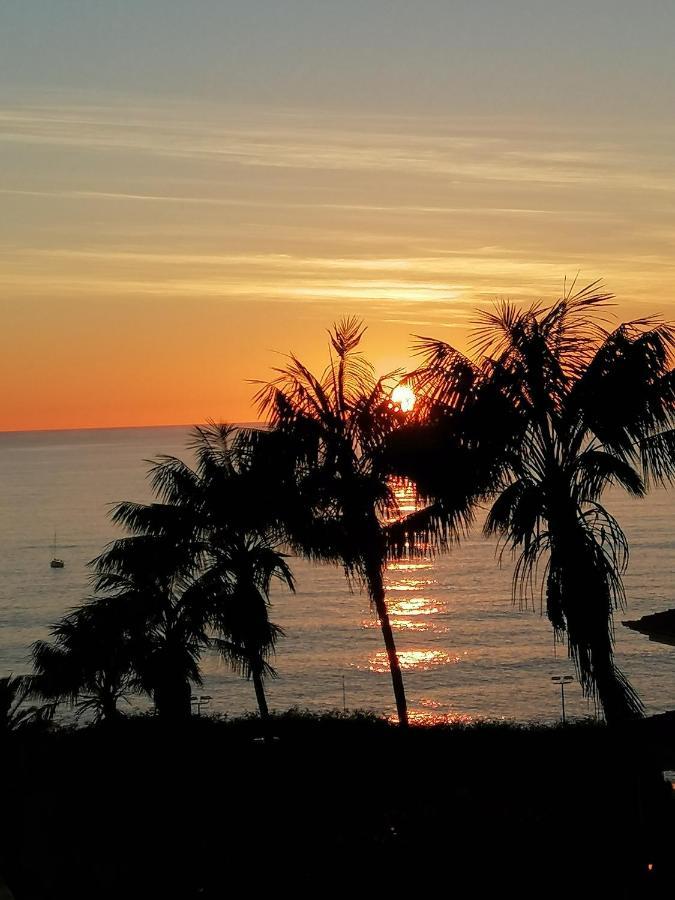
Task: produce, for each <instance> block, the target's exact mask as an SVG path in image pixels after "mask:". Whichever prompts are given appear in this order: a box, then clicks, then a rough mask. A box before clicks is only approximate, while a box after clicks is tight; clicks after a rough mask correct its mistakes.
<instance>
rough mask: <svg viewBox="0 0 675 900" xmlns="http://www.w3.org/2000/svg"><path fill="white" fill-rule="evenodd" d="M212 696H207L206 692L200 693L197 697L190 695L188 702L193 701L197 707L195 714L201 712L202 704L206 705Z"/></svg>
mask: <svg viewBox="0 0 675 900" xmlns="http://www.w3.org/2000/svg"><path fill="white" fill-rule="evenodd" d="M212 699H213V698H212V697H209V695H208V694H202V695H200V696H199V697H197V696H196V695H194V696H192V697H190V703H194V704H195V706H196V707H197V715H198V716H200V715H201V713H202V706H208V705H209V703H210V702H211V700H212Z"/></svg>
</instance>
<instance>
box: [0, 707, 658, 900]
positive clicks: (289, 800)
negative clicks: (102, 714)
mask: <svg viewBox="0 0 675 900" xmlns="http://www.w3.org/2000/svg"><path fill="white" fill-rule="evenodd" d="M272 725H273V734H274V735H275V738H278V739H274V740H270V741H268V742H267V743H265V742H263V741H262V740H261V739H260V738H261V731H260V728H261V725H260V719H259V718H257V717H255V718H253V717H251V718H244V719H238V720H233V721H227V720H218V719H211V718H193V719H192V720H191V721H189V722H188V723H186V724H183V725H182V726H180V727H176V726H175V725H174V726H170V727H169V726H167V725H166V724H164V723H162V721H161V719H158V718H157V717H150V716H148V717H130V718H127V719H123V720H120V721H119V722H116V723H115V724H113V725H110V724H105V723H104V724H102V725H98V726H92V727H87V728H78V729H63V728H62V729H58V730H55V731H54V730H52V731H44V730H40V729H39V728H37V729H30V728H29V729H25V730H23V731H19V732H16V733H14V734H13V735H11V736H10V737H8V738H7V739H6V740H5V742H4V746H5V750H6V759H5V763H4V766H3V771H4V773H5V777H4V778H3V782H4V785H3V815H2V826H3V833H2V841H1V845H0V846H1V855H2V865H3V870H4V872H5V878H6V880H7V882H8V884H9V885H10V887H11V889H12V890H13V892H14V893H15V896H16V898H17V900H47V898H61V897H63V898H66V897H67V898H69V900H75V898H87V900H89V898H100V900H105V898H137V897H138V898H155V897H157V898H174V897H175V898H185V900H187V898H192V897H194V898H198V897H203V898H216V897H217V898H221V897H229V896H236V895H239V894H240V892H241V891H242V890H244V891H245V893H246V895H247V896H251V897H258V896H262V895H269V894H270V893H271V892H274V893H277V894H278V893H280V892H281V891H282V890H290V891H293V892H294V893H301V894H302V895H305V894H308V893H311V894H313V895H316V896H330V895H331V894H332V893H333V891H334V890H335V889H337V890H341V891H349V893H350V896H351V895H354V896H361V895H363V894H366V893H371V892H375V891H376V892H377V893H378V894H381V893H383V892H385V893H389V894H392V895H394V896H400V895H403V894H405V893H408V892H410V891H414V893H415V895H421V896H426V895H431V894H433V895H435V894H438V895H442V896H452V895H455V894H457V892H459V891H460V890H461V891H462V895H464V896H469V897H482V896H508V895H511V896H515V897H529V896H536V897H557V896H575V897H612V898H615V897H616V898H633V897H635V898H642V897H670V896H672V895H673V894H672V891H673V885H675V881H674V880H673V874H674V865H673V863H674V861H673V859H672V852H671V848H672V846H673V839H674V838H675V831H674V818H675V803H674V802H673V798H672V797H670V796H669V794H672V791H671V790H670V789H669V788H668V787H667V786H666V785H665V783H664V782H663V781H662V779H661V776H660V773H661V770H662V769H664V768H669V767H675V739H674V736H675V721H674V720H673V719H672V718H669V716H661V717H655V718H652V719H646V720H642V721H638V722H634V723H631V724H629V725H625V726H623V727H622V728H621V729H617V728H610V727H607V726H605V725H598V724H595V723H584V722H582V723H578V724H576V725H572V726H569V725H568V726H567V727H535V726H517V725H508V724H492V723H483V724H477V725H474V726H469V727H467V726H448V727H439V726H436V727H433V728H411V729H409V730H407V731H404V730H401V729H399V728H395V727H393V726H391V725H390V724H389V723H387V722H386V721H384V720H381V719H377V718H375V717H372V716H368V715H358V714H355V715H350V716H344V715H340V714H333V715H321V716H317V715H309V714H304V713H299V712H289V713H286V714H284V715H280V716H275V717H273V719H272ZM650 865H651V867H652V868H651V869H650V868H649V866H650Z"/></svg>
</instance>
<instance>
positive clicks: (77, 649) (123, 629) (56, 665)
mask: <svg viewBox="0 0 675 900" xmlns="http://www.w3.org/2000/svg"><path fill="white" fill-rule="evenodd" d="M51 638H52V640H51V641H36V642H35V643H34V644H33V646H32V648H31V652H32V657H33V671H34V674H33V676H32V677H31V679H30V688H31V693H32V694H34V695H38V696H40V697H43V698H44V699H47V700H52V701H56V702H58V703H63V702H67V703H70V704H71V705H72V706H75V707H76V708H77V710H78V715H79V714H82V713H84V712H86V711H91V712H93V715H94V721H101V720H107V721H114V720H115V719H117V718H118V717H119V710H118V708H117V704H118V702H119V700H120V699H122V698H124V697H125V696H127V695H128V694H130V693H133V692H134V691H135V690H136V682H135V677H134V672H133V645H132V635H131V634H130V631H129V629H128V626H127V623H126V622H125V621H124V615H123V610H122V609H121V608H120V605H119V604H117V603H115V602H111V601H110V600H109V599H108V598H96V599H93V600H91V601H90V602H88V603H85V604H83V605H82V606H80V607H78V608H77V609H75V610H73V611H72V612H70V613H69V614H68V615H66V616H64V617H63V618H62V619H61V620H60V621H59V622H57V623H56V624H55V625H53V626H52V628H51Z"/></svg>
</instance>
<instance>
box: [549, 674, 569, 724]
mask: <svg viewBox="0 0 675 900" xmlns="http://www.w3.org/2000/svg"><path fill="white" fill-rule="evenodd" d="M551 681H552V682H553V683H554V684H559V685H560V705H561V707H562V723H563V725H564V724H565V685H566V684H569V683H570V682H571V681H574V676H572V675H552V676H551Z"/></svg>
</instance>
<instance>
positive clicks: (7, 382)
mask: <svg viewBox="0 0 675 900" xmlns="http://www.w3.org/2000/svg"><path fill="white" fill-rule="evenodd" d="M674 41H675V4H673V3H672V0H663V2H657V0H651V2H650V0H643V2H641V3H639V4H638V3H635V2H632V0H631V2H624V0H584V2H579V0H568V2H566V3H564V4H563V3H560V2H547V0H538V2H534V0H499V2H497V0H495V2H492V0H471V2H463V0H443V2H441V0H417V2H415V3H411V2H409V0H406V2H403V0H360V2H355V0H341V2H340V3H335V2H333V0H330V2H327V0H193V2H192V3H185V2H184V0H5V2H3V3H2V4H0V314H1V316H2V319H1V330H0V335H1V338H0V350H1V352H0V430H22V429H34V428H71V427H106V426H128V425H153V424H174V423H175V424H179V423H180V424H183V423H191V422H199V421H204V420H205V419H207V418H214V419H224V420H228V421H235V422H236V421H251V420H253V419H255V417H256V412H255V409H254V407H253V405H252V403H251V397H252V394H253V392H254V390H255V387H254V385H252V384H251V383H250V382H251V380H255V379H264V378H266V377H268V376H269V374H270V370H271V367H273V366H275V365H280V364H283V357H282V356H280V355H279V354H280V353H286V352H288V351H290V350H292V351H294V352H296V353H297V354H298V355H299V356H301V358H303V360H306V361H307V362H308V363H309V364H310V365H311V366H312V367H314V368H317V369H319V370H320V369H321V368H322V366H323V364H324V362H325V360H326V328H327V327H328V326H329V325H330V324H331V322H332V321H333V320H335V319H336V318H337V317H339V316H341V315H344V314H356V315H360V316H362V317H363V318H364V319H365V321H366V323H367V325H368V332H367V338H366V343H365V349H366V351H367V352H368V354H369V356H370V357H371V358H372V360H373V362H374V364H375V365H376V367H377V369H378V371H379V372H384V371H388V370H390V369H393V368H397V367H399V366H409V365H411V364H412V363H413V358H412V356H411V351H410V345H411V341H412V338H411V335H412V334H424V335H431V336H435V337H440V338H443V339H444V340H447V341H449V342H451V343H453V344H456V345H457V346H459V347H460V348H462V349H464V348H465V347H466V346H467V340H468V335H469V333H470V329H471V324H472V321H473V319H474V317H475V312H476V309H478V308H481V307H485V306H488V305H490V304H492V303H493V302H494V301H495V299H498V298H503V297H511V298H512V299H514V300H515V301H517V302H530V301H531V300H532V299H538V298H542V299H544V300H553V299H555V298H556V297H557V296H559V295H560V293H561V291H562V290H563V284H564V280H565V278H567V279H568V282H569V280H570V279H574V278H575V277H577V278H578V283H581V284H584V283H587V282H590V281H594V280H596V279H602V280H603V282H604V284H605V286H606V288H607V290H609V291H611V292H612V293H614V295H615V297H616V301H615V302H616V307H615V309H614V310H613V313H614V315H616V316H617V317H618V318H622V319H625V318H634V317H642V316H645V315H648V314H658V315H661V316H664V317H666V318H670V319H673V318H675V291H674V290H673V287H674V286H675V278H674V276H675V254H674V253H673V249H674V243H675V153H674V152H673V151H674V150H675V54H673V52H672V46H673V42H674Z"/></svg>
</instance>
